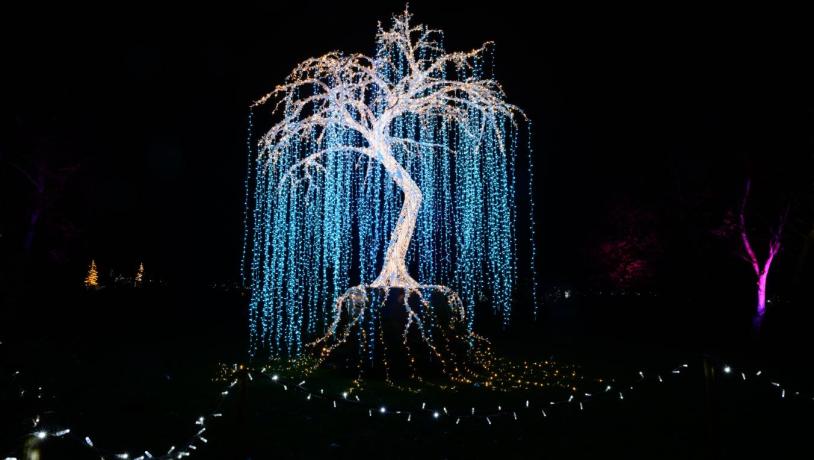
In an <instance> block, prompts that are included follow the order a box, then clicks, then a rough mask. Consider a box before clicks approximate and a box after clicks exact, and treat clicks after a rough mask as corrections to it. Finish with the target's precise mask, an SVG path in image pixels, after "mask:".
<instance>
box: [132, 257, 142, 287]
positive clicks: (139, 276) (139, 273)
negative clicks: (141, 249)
mask: <svg viewBox="0 0 814 460" xmlns="http://www.w3.org/2000/svg"><path fill="white" fill-rule="evenodd" d="M143 281H144V262H140V263H139V264H138V270H136V277H135V279H134V283H135V285H136V287H139V286H141V284H142V283H143Z"/></svg>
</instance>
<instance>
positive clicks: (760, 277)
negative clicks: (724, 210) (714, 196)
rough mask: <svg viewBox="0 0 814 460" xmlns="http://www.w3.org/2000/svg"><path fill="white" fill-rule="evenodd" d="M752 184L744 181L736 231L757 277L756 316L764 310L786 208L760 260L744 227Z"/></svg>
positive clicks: (747, 259)
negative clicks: (744, 186) (767, 283)
mask: <svg viewBox="0 0 814 460" xmlns="http://www.w3.org/2000/svg"><path fill="white" fill-rule="evenodd" d="M751 186H752V182H751V180H747V181H746V191H745V193H744V194H743V200H742V201H741V207H740V210H739V212H738V223H737V228H738V233H739V234H740V238H741V242H742V243H743V250H744V252H745V253H746V255H745V259H746V261H747V262H749V264H750V265H751V266H752V270H753V271H754V272H755V276H756V277H757V312H756V314H757V316H758V317H763V314H764V313H765V312H766V280H767V278H768V277H769V269H771V267H772V262H773V261H774V258H775V256H776V255H777V253H778V252H780V245H781V239H782V238H783V227H784V226H785V224H786V216H787V215H788V209H786V211H785V212H783V214H782V215H781V217H780V221H779V223H778V224H777V226H776V227H775V228H773V229H772V230H771V233H770V235H769V245H768V251H767V253H766V257H765V259H763V261H761V260H760V258H759V257H758V255H757V253H756V252H755V250H754V247H753V246H752V243H751V241H750V239H749V232H748V229H747V227H746V203H747V201H748V199H749V192H750V189H751Z"/></svg>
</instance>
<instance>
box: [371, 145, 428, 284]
mask: <svg viewBox="0 0 814 460" xmlns="http://www.w3.org/2000/svg"><path fill="white" fill-rule="evenodd" d="M377 147H378V148H377V149H376V152H377V157H376V159H377V160H378V161H379V162H381V164H382V166H384V169H385V171H387V173H388V174H389V175H390V177H391V178H392V179H393V181H394V182H395V183H396V185H398V186H399V188H400V189H401V191H402V193H404V204H403V205H402V207H401V212H400V213H399V219H398V222H397V223H396V228H394V229H393V233H392V234H391V235H390V243H389V244H388V246H387V252H385V255H384V264H383V265H382V271H381V273H379V276H378V277H377V278H376V279H375V280H374V281H373V282H372V283H371V284H370V286H371V287H377V288H393V287H398V288H407V289H412V288H416V287H418V286H419V284H418V282H416V280H414V279H413V278H412V277H411V276H410V273H409V272H408V271H407V264H406V260H405V259H406V258H407V249H408V248H409V247H410V240H411V239H412V238H413V231H414V230H415V223H416V219H417V218H418V210H419V208H420V207H421V200H422V195H421V190H420V189H419V188H418V185H416V183H415V181H413V178H412V177H410V174H409V173H408V172H407V170H406V169H404V167H402V166H401V165H400V164H399V163H398V161H396V159H395V157H393V154H392V153H391V151H390V147H389V146H387V145H386V144H385V143H384V142H381V143H379V145H378V146H377Z"/></svg>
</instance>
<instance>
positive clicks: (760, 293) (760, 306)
mask: <svg viewBox="0 0 814 460" xmlns="http://www.w3.org/2000/svg"><path fill="white" fill-rule="evenodd" d="M768 275H769V271H768V270H764V271H762V272H761V273H760V275H759V276H758V278H757V315H758V316H763V314H764V313H766V278H767V277H768Z"/></svg>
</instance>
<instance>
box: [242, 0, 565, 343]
mask: <svg viewBox="0 0 814 460" xmlns="http://www.w3.org/2000/svg"><path fill="white" fill-rule="evenodd" d="M409 20H410V15H408V14H406V13H405V14H404V15H400V16H397V17H395V18H394V26H393V28H392V29H390V30H387V31H384V30H383V31H382V32H381V33H379V34H378V36H377V54H376V55H375V56H374V57H363V56H357V55H347V57H346V56H345V55H342V57H338V56H339V55H338V54H337V53H329V54H326V55H324V56H322V57H319V58H315V59H311V60H308V61H305V62H303V63H302V64H300V65H299V66H297V68H296V70H295V71H294V72H293V73H292V74H291V75H290V77H289V78H288V79H287V80H286V81H285V82H284V83H283V84H281V85H278V86H277V87H276V89H275V90H274V91H272V92H271V93H269V94H267V95H266V96H264V97H262V98H260V99H259V100H258V101H256V102H255V103H254V104H253V105H252V110H251V111H250V113H249V123H248V124H249V126H248V130H247V132H248V136H247V137H248V140H247V150H248V163H249V168H248V171H249V173H248V174H247V179H246V183H245V184H244V185H245V192H246V195H245V198H244V215H243V217H244V221H245V223H246V230H245V231H244V244H243V247H244V253H243V256H242V260H243V264H242V265H243V266H242V267H241V273H243V274H244V278H246V283H247V285H248V286H249V287H250V294H251V295H250V299H249V327H250V330H251V338H250V353H251V354H252V356H254V354H256V353H259V352H260V351H261V350H264V351H265V350H268V353H269V354H271V355H273V356H275V357H280V356H283V357H290V356H297V355H299V354H300V353H301V352H302V350H303V348H304V345H303V337H306V336H312V335H315V334H317V333H318V332H319V331H318V330H317V329H318V325H321V324H324V323H328V324H330V323H331V316H333V315H337V314H339V312H338V311H337V310H341V309H342V308H344V304H345V301H347V303H349V304H354V305H360V304H364V303H365V300H366V299H367V296H366V295H365V294H364V293H361V292H358V291H357V292H355V293H351V292H350V291H349V292H347V294H348V295H344V294H342V293H343V292H344V291H345V290H346V289H347V288H348V286H349V285H350V282H351V275H352V274H353V277H354V278H355V277H360V278H361V280H362V283H363V284H362V285H360V288H367V287H372V288H377V289H378V288H383V289H390V288H406V289H417V288H421V287H424V288H427V287H433V286H434V287H437V288H444V289H446V287H445V286H442V285H435V284H429V285H422V284H419V283H418V281H416V278H417V279H420V280H426V281H429V282H433V283H436V282H444V283H447V284H449V285H450V286H454V288H455V290H456V292H457V294H456V299H455V300H454V305H455V308H456V309H457V308H458V307H460V309H461V310H462V311H464V312H465V315H463V318H462V319H463V320H464V322H465V326H466V327H467V328H468V329H469V330H470V331H471V330H472V325H473V321H474V320H475V304H476V303H477V301H478V299H479V298H480V297H481V296H483V295H484V294H485V293H487V292H488V294H489V297H490V299H491V301H492V306H493V308H494V312H495V313H496V315H497V317H498V318H499V319H500V321H502V323H503V325H504V326H507V325H508V324H509V320H510V318H511V306H512V303H513V302H512V299H511V296H512V291H513V290H515V289H516V278H517V275H518V271H519V269H518V266H517V265H518V264H517V261H516V255H517V254H516V252H517V249H516V248H517V241H516V236H517V231H516V228H515V227H516V221H517V217H518V214H519V213H518V210H517V205H516V201H517V200H516V195H517V184H516V176H517V174H516V173H517V168H518V163H519V161H518V158H517V153H516V152H517V148H518V143H519V142H518V130H519V129H520V128H519V127H518V126H517V125H518V124H517V123H516V122H517V121H518V119H519V118H525V117H524V115H523V114H522V112H520V111H519V109H517V108H516V107H515V106H513V105H511V104H509V103H508V102H506V100H505V95H504V93H503V91H502V89H500V87H499V84H498V83H497V82H496V81H495V80H493V79H491V78H490V75H491V73H492V69H491V67H490V65H489V63H490V62H491V56H490V47H488V46H486V45H484V46H482V47H480V48H478V49H475V50H472V51H469V52H463V53H447V52H445V51H444V49H443V44H442V43H441V38H440V35H436V34H434V33H429V34H425V35H422V34H417V33H414V32H415V31H416V30H425V29H422V28H421V26H418V28H416V26H413V25H411V24H410V23H409ZM422 37H423V38H422ZM414 47H417V48H420V49H421V52H420V53H419V52H417V53H412V52H406V51H405V50H408V49H413V48H414ZM263 105H266V106H268V107H269V110H270V111H271V112H272V113H271V115H272V119H273V120H275V121H276V123H275V124H273V125H272V127H271V128H270V129H269V130H268V131H266V132H265V134H264V135H263V136H262V137H261V138H260V139H259V140H258V141H257V142H252V136H253V128H254V125H253V123H254V121H253V117H254V115H253V111H254V110H256V109H257V108H258V107H260V106H263ZM531 165H532V156H531V154H529V169H531ZM486 177H488V180H484V178H486ZM531 180H532V174H529V188H528V190H527V192H528V194H529V197H530V203H529V209H530V213H529V215H530V216H531V213H533V210H534V203H533V200H532V198H533V194H532V189H531V185H532V184H531ZM525 192H526V191H524V193H525ZM440 222H443V223H444V224H443V225H439V223H440ZM529 224H530V232H529V243H530V249H531V254H530V257H529V259H530V260H529V267H530V272H531V276H530V279H531V284H532V286H531V289H532V297H533V300H532V301H533V303H534V311H535V312H536V308H537V301H536V295H537V294H536V291H537V281H536V273H535V269H534V266H535V264H534V263H533V259H534V257H535V254H536V243H535V237H534V236H535V234H534V225H533V224H534V221H533V219H532V218H531V217H530V218H529ZM413 262H414V263H413ZM410 269H413V270H414V271H415V272H416V273H414V274H411V273H409V271H410ZM246 275H248V276H247V277H246ZM413 276H415V277H416V278H413ZM352 289H356V288H352ZM350 294H353V295H350ZM567 295H570V293H568V294H567ZM334 300H339V302H336V303H334V302H333V301H334ZM450 303H451V304H452V303H453V302H452V301H450ZM334 305H338V306H339V307H340V308H339V309H334V308H333V307H334ZM368 316H371V315H368ZM366 317H367V316H366ZM334 320H335V322H336V316H334ZM416 327H419V328H420V327H424V326H423V325H419V326H416ZM427 327H436V326H435V325H432V326H429V325H428V326H427ZM336 332H337V331H336V330H335V329H334V328H333V327H330V328H329V331H328V335H326V337H329V336H331V334H333V333H336ZM368 337H369V338H368V343H367V344H360V346H362V345H369V346H365V347H364V349H363V350H362V351H363V352H364V354H365V355H368V356H369V357H371V358H372V357H373V355H374V354H375V353H377V351H378V350H376V349H375V348H376V345H377V344H376V340H375V338H370V337H375V334H374V335H368ZM331 350H332V349H327V351H326V352H327V353H330V352H331Z"/></svg>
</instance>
